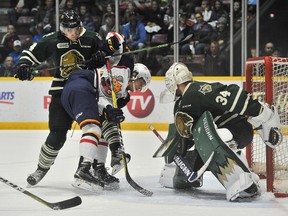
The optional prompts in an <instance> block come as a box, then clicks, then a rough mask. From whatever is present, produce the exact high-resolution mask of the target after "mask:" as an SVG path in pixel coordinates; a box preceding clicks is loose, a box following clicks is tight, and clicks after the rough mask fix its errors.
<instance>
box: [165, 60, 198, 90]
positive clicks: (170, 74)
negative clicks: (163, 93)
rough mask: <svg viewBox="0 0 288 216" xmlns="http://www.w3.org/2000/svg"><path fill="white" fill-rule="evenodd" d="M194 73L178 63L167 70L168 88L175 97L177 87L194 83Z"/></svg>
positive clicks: (166, 83)
mask: <svg viewBox="0 0 288 216" xmlns="http://www.w3.org/2000/svg"><path fill="white" fill-rule="evenodd" d="M192 80H193V78H192V72H191V71H189V69H188V68H187V66H186V65H185V64H183V63H180V62H176V63H174V64H173V65H171V67H170V68H169V69H168V70H167V72H166V74H165V85H166V88H167V89H168V90H169V92H171V93H172V94H173V95H175V94H176V90H177V85H179V84H182V83H185V82H188V81H192Z"/></svg>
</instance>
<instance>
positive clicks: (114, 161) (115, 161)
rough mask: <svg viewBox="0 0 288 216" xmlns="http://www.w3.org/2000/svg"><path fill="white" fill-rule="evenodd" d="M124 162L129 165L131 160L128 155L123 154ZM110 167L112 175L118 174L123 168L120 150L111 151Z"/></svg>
mask: <svg viewBox="0 0 288 216" xmlns="http://www.w3.org/2000/svg"><path fill="white" fill-rule="evenodd" d="M125 156H126V162H127V163H129V161H130V160H131V156H130V154H128V153H125ZM111 167H112V172H111V174H112V175H115V174H116V173H118V172H119V171H120V170H121V169H123V167H124V162H123V160H122V150H121V149H120V148H118V149H117V150H114V151H112V155H111Z"/></svg>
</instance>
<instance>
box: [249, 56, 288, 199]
mask: <svg viewBox="0 0 288 216" xmlns="http://www.w3.org/2000/svg"><path fill="white" fill-rule="evenodd" d="M246 90H247V91H248V92H250V93H252V95H253V97H254V98H257V99H259V100H260V101H263V102H266V103H268V104H273V105H275V106H276V108H277V110H278V113H279V116H280V122H281V132H282V134H283V142H282V143H281V144H280V145H279V146H277V147H276V148H275V149H271V148H269V147H267V146H266V145H265V144H264V142H263V141H262V140H261V138H260V136H259V135H258V134H257V133H256V132H255V136H254V139H253V142H252V143H251V145H249V146H247V148H246V156H247V160H248V163H249V166H250V167H251V169H252V170H253V171H254V172H255V173H257V174H258V175H259V176H260V178H265V179H266V183H267V191H268V192H273V193H274V194H275V196H276V197H288V140H287V137H288V114H287V108H288V58H278V57H270V56H265V57H258V58H250V59H247V62H246Z"/></svg>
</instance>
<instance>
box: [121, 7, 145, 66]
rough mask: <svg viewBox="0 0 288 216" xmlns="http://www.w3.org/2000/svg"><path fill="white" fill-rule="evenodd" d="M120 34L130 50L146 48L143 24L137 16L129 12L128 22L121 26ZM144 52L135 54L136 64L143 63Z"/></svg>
mask: <svg viewBox="0 0 288 216" xmlns="http://www.w3.org/2000/svg"><path fill="white" fill-rule="evenodd" d="M122 33H123V35H124V37H125V40H126V43H127V44H128V46H129V47H130V48H131V49H132V50H137V49H142V48H144V47H145V46H146V37H147V35H146V31H145V27H144V24H143V23H142V22H141V21H140V20H139V14H137V13H135V12H131V13H130V16H129V22H128V23H126V24H125V25H123V30H122ZM146 54H147V53H146V52H140V53H138V54H135V57H137V59H136V62H139V63H143V62H144V60H145V58H146Z"/></svg>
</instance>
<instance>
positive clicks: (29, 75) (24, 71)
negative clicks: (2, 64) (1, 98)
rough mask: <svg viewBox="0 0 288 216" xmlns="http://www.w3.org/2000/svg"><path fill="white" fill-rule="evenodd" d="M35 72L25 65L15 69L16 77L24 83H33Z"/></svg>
mask: <svg viewBox="0 0 288 216" xmlns="http://www.w3.org/2000/svg"><path fill="white" fill-rule="evenodd" d="M33 71H34V69H33V68H32V67H31V66H29V65H25V64H23V65H20V66H18V67H16V68H15V76H14V77H15V78H17V79H19V80H22V81H24V80H28V81H31V80H33V79H34V75H33Z"/></svg>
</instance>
